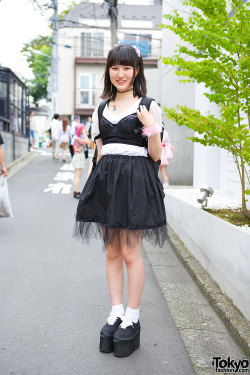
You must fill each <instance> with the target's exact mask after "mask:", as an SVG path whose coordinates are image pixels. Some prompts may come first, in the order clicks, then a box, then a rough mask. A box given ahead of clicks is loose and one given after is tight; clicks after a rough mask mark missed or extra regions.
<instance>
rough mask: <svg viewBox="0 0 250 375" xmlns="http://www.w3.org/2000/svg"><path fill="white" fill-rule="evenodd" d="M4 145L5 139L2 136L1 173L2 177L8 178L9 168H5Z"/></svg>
mask: <svg viewBox="0 0 250 375" xmlns="http://www.w3.org/2000/svg"><path fill="white" fill-rule="evenodd" d="M3 144H4V142H3V138H2V136H1V134H0V168H1V169H0V171H1V175H2V176H4V177H6V176H7V168H6V166H5V161H4V154H3V149H2V145H3Z"/></svg>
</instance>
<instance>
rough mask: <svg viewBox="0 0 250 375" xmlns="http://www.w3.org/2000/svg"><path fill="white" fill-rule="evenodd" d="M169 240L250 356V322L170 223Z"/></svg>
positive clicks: (232, 333)
mask: <svg viewBox="0 0 250 375" xmlns="http://www.w3.org/2000/svg"><path fill="white" fill-rule="evenodd" d="M168 233H169V241H170V242H171V245H172V246H173V249H174V251H175V253H176V255H177V256H178V258H179V259H180V261H181V263H182V264H183V265H184V267H185V268H186V269H187V270H188V271H189V273H190V275H191V276H192V278H193V279H194V280H195V282H196V284H197V285H198V287H199V288H200V289H201V291H202V292H203V294H204V295H205V297H206V298H207V299H208V301H209V303H210V305H211V306H212V307H213V308H214V310H215V311H216V312H217V314H218V315H219V317H220V318H221V320H222V321H223V322H224V324H225V325H226V327H227V328H228V330H229V332H230V333H231V335H232V336H233V337H234V339H235V340H236V341H237V342H238V344H239V345H240V347H241V348H242V350H243V351H244V352H245V354H246V355H247V356H250V324H249V322H248V320H247V319H246V318H245V317H244V316H243V315H242V313H241V312H240V311H239V310H238V309H237V307H235V306H234V304H233V303H232V301H231V300H230V299H229V298H228V297H227V296H226V295H225V294H223V293H222V291H221V289H220V287H219V286H218V284H216V283H215V281H214V280H213V279H212V278H211V276H210V275H209V273H208V272H206V271H205V270H204V268H203V267H202V266H201V265H200V263H199V262H198V261H197V260H196V259H195V258H194V257H193V255H191V253H190V252H189V251H188V249H187V248H186V247H185V246H184V244H183V242H182V241H181V240H180V238H179V237H178V236H177V234H176V233H175V232H174V231H173V229H172V228H171V227H170V226H169V225H168Z"/></svg>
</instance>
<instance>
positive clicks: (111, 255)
mask: <svg viewBox="0 0 250 375" xmlns="http://www.w3.org/2000/svg"><path fill="white" fill-rule="evenodd" d="M106 258H107V259H108V260H111V261H112V260H113V261H114V260H118V259H121V258H122V254H121V251H120V249H119V248H114V247H113V246H106Z"/></svg>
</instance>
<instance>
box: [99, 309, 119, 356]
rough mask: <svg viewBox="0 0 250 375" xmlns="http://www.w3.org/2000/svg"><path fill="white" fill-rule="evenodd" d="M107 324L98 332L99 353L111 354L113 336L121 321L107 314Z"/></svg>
mask: <svg viewBox="0 0 250 375" xmlns="http://www.w3.org/2000/svg"><path fill="white" fill-rule="evenodd" d="M107 322H108V323H107V324H105V326H104V327H102V329H101V332H100V351H101V352H104V353H111V352H112V351H113V350H114V344H113V336H114V333H115V331H116V330H117V328H118V327H119V325H120V324H121V322H122V320H121V318H119V317H117V316H114V315H112V314H109V317H108V319H107Z"/></svg>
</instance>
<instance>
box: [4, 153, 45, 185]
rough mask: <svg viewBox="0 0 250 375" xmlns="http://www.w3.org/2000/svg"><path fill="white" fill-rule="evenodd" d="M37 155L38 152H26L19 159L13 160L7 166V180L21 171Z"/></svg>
mask: <svg viewBox="0 0 250 375" xmlns="http://www.w3.org/2000/svg"><path fill="white" fill-rule="evenodd" d="M38 155H39V153H38V152H32V151H30V152H27V153H26V154H25V155H23V156H21V157H20V158H18V159H16V160H14V161H13V162H12V163H10V164H9V165H8V166H7V170H8V176H7V179H9V178H11V177H13V176H14V174H15V173H16V172H18V171H19V170H20V169H22V168H23V167H24V166H25V165H26V164H28V163H30V162H31V161H32V160H33V159H35V158H36V157H37V156H38Z"/></svg>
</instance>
